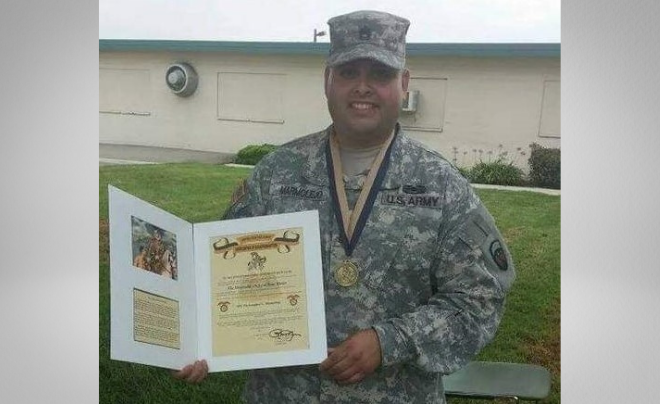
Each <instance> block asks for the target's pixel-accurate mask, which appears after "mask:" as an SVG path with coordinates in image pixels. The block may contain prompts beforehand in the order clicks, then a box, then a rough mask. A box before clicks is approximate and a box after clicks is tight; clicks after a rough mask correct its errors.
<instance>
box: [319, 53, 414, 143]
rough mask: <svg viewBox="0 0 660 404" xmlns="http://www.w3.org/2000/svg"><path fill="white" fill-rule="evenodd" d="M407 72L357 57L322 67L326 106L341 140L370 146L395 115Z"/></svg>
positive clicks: (388, 129) (390, 126)
mask: <svg viewBox="0 0 660 404" xmlns="http://www.w3.org/2000/svg"><path fill="white" fill-rule="evenodd" d="M409 79H410V75H409V73H408V71H407V70H404V71H403V72H400V71H398V70H396V69H393V68H391V67H389V66H386V65H384V64H382V63H379V62H375V61H372V60H368V59H358V60H355V61H351V62H348V63H344V64H342V65H339V66H335V67H333V68H328V69H326V71H325V95H326V98H327V99H328V110H329V111H330V116H331V117H332V120H333V122H334V125H335V129H336V131H337V132H338V134H339V135H340V137H341V138H343V139H341V140H344V139H345V140H347V141H349V142H352V143H354V144H357V145H364V146H372V145H374V144H378V143H379V142H382V141H383V140H384V139H385V138H387V136H388V135H389V134H390V133H391V131H392V130H393V129H394V125H395V124H396V121H397V119H398V118H399V109H400V107H401V100H402V99H403V94H404V92H405V91H407V90H408V81H409Z"/></svg>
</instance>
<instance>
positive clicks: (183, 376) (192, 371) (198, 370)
mask: <svg viewBox="0 0 660 404" xmlns="http://www.w3.org/2000/svg"><path fill="white" fill-rule="evenodd" d="M208 374H209V365H208V364H207V363H206V360H205V359H202V360H201V361H195V363H193V364H191V365H188V366H185V367H184V368H183V369H181V370H179V371H174V370H173V371H172V376H174V378H175V379H179V380H185V381H187V382H188V383H201V382H202V381H203V380H204V379H206V376H207V375H208Z"/></svg>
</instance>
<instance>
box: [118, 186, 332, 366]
mask: <svg viewBox="0 0 660 404" xmlns="http://www.w3.org/2000/svg"><path fill="white" fill-rule="evenodd" d="M108 188H109V189H108V191H109V209H110V290H111V307H110V310H111V332H110V334H111V346H110V357H111V358H112V359H116V360H123V361H129V362H136V363H142V364H147V365H154V366H161V367H166V368H172V369H180V368H182V367H183V366H185V365H188V364H191V363H193V362H194V361H195V360H198V359H206V360H207V362H208V365H209V371H211V372H214V371H226V370H239V369H254V368H267V367H279V366H292V365H303V364H313V363H320V362H321V361H323V360H324V359H325V358H326V357H327V343H326V330H325V309H324V298H323V277H322V270H321V252H320V235H319V221H318V212H316V211H307V212H297V213H287V214H281V215H272V216H261V217H256V218H248V219H236V220H223V221H217V222H209V223H197V224H191V223H188V222H186V221H184V220H182V219H180V218H178V217H176V216H174V215H172V214H170V213H168V212H165V211H164V210H162V209H159V208H157V207H155V206H153V205H151V204H149V203H147V202H145V201H142V200H140V199H138V198H136V197H134V196H132V195H130V194H128V193H126V192H123V191H121V190H119V189H117V188H115V187H113V186H109V187H108Z"/></svg>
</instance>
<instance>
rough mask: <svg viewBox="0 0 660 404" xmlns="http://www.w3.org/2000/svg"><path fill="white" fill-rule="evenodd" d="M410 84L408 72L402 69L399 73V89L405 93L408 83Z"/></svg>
mask: <svg viewBox="0 0 660 404" xmlns="http://www.w3.org/2000/svg"><path fill="white" fill-rule="evenodd" d="M409 82H410V70H408V69H404V70H403V73H401V89H402V90H403V92H404V93H405V92H406V91H408V83H409Z"/></svg>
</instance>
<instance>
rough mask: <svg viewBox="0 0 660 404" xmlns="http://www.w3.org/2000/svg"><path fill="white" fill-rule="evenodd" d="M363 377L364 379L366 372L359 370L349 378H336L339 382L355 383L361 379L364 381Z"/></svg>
mask: <svg viewBox="0 0 660 404" xmlns="http://www.w3.org/2000/svg"><path fill="white" fill-rule="evenodd" d="M362 379H364V373H361V372H357V373H355V374H353V376H351V377H349V378H348V379H342V380H337V379H335V380H337V383H339V384H353V383H357V382H359V381H362Z"/></svg>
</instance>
